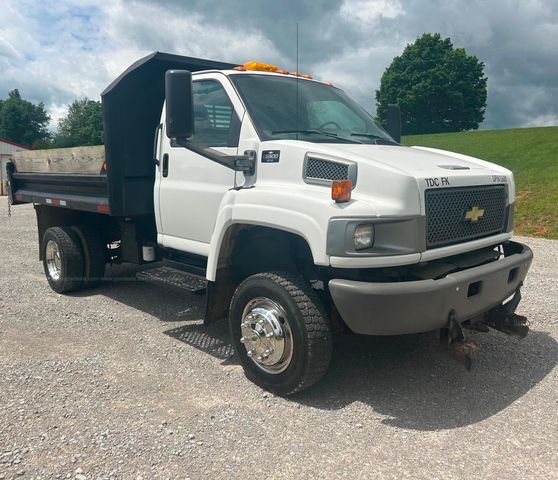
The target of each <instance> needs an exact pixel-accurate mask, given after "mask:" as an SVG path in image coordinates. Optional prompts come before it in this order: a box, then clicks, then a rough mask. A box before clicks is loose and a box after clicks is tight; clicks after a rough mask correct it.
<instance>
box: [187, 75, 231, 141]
mask: <svg viewBox="0 0 558 480" xmlns="http://www.w3.org/2000/svg"><path fill="white" fill-rule="evenodd" d="M193 99H194V136H193V138H192V142H193V143H196V144H198V145H203V146H204V147H237V146H238V136H239V133H240V121H239V120H238V117H237V116H236V113H235V112H234V108H233V106H232V103H231V101H230V100H229V97H228V95H227V93H226V92H225V89H224V88H223V86H222V85H221V84H220V83H219V82H218V81H217V80H198V81H195V82H194V83H193Z"/></svg>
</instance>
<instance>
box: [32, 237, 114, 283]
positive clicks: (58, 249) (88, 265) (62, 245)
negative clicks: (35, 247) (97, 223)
mask: <svg viewBox="0 0 558 480" xmlns="http://www.w3.org/2000/svg"><path fill="white" fill-rule="evenodd" d="M105 248H106V247H104V245H103V244H102V241H101V240H100V239H99V238H98V237H97V236H96V235H95V233H94V231H93V230H92V229H90V228H89V227H87V226H79V227H51V228H48V229H47V230H46V231H45V233H44V235H43V239H42V242H41V257H42V259H43V268H44V271H45V275H46V277H47V280H48V283H49V285H50V287H51V288H52V289H53V290H54V291H55V292H58V293H66V292H71V291H72V290H77V289H79V288H82V287H90V286H92V285H94V284H95V283H97V282H98V281H99V280H100V279H101V278H102V277H103V275H104V269H105V263H106V257H105V251H106V250H105Z"/></svg>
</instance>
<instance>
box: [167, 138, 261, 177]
mask: <svg viewBox="0 0 558 480" xmlns="http://www.w3.org/2000/svg"><path fill="white" fill-rule="evenodd" d="M170 143H171V147H184V148H187V149H188V150H191V151H192V152H195V153H197V154H198V155H202V156H203V157H206V158H209V159H210V160H213V161H214V162H215V163H218V164H219V165H223V166H224V167H227V168H230V169H231V170H234V171H235V172H243V173H245V174H246V175H254V173H255V172H256V152H255V151H254V150H246V151H245V152H244V155H223V154H222V153H217V152H216V151H215V150H213V149H212V148H210V147H201V146H199V145H196V144H194V143H192V142H190V141H188V140H186V139H178V138H172V139H171V142H170Z"/></svg>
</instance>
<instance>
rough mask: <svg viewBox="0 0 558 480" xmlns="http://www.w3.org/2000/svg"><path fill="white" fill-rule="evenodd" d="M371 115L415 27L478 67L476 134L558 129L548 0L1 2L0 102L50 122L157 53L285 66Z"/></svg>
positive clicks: (557, 63) (554, 6) (555, 45)
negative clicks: (481, 101) (11, 99)
mask: <svg viewBox="0 0 558 480" xmlns="http://www.w3.org/2000/svg"><path fill="white" fill-rule="evenodd" d="M297 23H298V24H299V64H300V70H301V71H302V72H305V73H306V72H308V73H312V74H313V75H314V76H315V77H317V78H319V79H322V80H326V81H332V82H333V83H335V85H336V86H339V87H340V88H342V89H343V90H345V91H346V92H347V93H348V94H349V95H350V96H352V97H353V98H354V99H355V100H357V101H359V103H361V104H362V105H363V106H364V107H365V108H366V109H367V110H369V111H370V112H371V113H375V98H374V92H375V90H376V89H377V88H378V87H379V84H380V79H381V76H382V73H383V72H384V70H385V69H386V67H387V66H388V65H389V64H390V63H391V61H392V59H393V58H394V57H395V56H397V55H400V54H401V52H402V51H403V49H404V48H405V46H406V45H407V44H409V43H412V42H413V41H414V40H415V39H416V38H417V37H418V36H420V35H421V34H422V33H424V32H431V33H435V32H438V33H440V34H441V35H442V36H443V37H450V38H451V40H452V42H453V44H454V46H455V47H463V48H465V50H466V51H467V53H468V54H471V55H476V56H477V57H478V58H479V59H480V60H481V61H483V62H484V63H485V74H486V76H487V77H488V104H487V109H486V115H485V121H484V123H483V124H482V125H481V128H483V129H492V128H510V127H529V126H546V125H558V0H484V1H483V0H221V1H217V0H158V1H156V0H104V1H102V0H56V1H55V0H41V1H39V0H2V8H0V98H5V97H6V96H7V94H8V92H9V91H10V90H13V89H14V88H18V89H19V91H20V93H21V95H22V97H23V98H25V99H27V100H31V101H33V102H39V101H42V102H43V103H44V104H45V106H46V108H47V111H48V112H49V114H50V115H51V118H52V120H51V125H52V127H53V128H55V126H56V124H57V121H58V120H59V119H60V118H61V117H62V116H63V115H64V114H65V113H66V110H67V107H68V104H69V103H71V102H72V101H73V100H75V99H76V98H83V97H88V98H92V99H99V98H100V97H99V95H100V93H101V91H102V90H103V89H104V88H105V87H106V86H107V85H108V84H109V83H110V82H111V81H112V80H113V79H114V78H115V77H116V76H118V75H119V74H120V73H121V72H122V71H123V70H125V69H126V68H127V67H128V66H129V65H130V64H132V63H133V62H134V61H136V60H137V59H139V58H141V57H143V56H145V55H147V54H148V53H150V52H153V51H156V50H159V51H163V52H170V53H177V54H182V55H187V56H194V57H202V58H209V59H212V60H221V61H227V62H232V63H244V62H246V61H249V60H257V61H261V62H267V63H273V64H275V65H278V66H279V67H280V68H284V69H287V70H295V67H296V24H297Z"/></svg>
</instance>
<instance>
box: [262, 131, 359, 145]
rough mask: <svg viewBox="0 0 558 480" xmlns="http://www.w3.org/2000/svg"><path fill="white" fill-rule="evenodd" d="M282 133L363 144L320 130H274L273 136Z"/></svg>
mask: <svg viewBox="0 0 558 480" xmlns="http://www.w3.org/2000/svg"><path fill="white" fill-rule="evenodd" d="M281 133H303V134H313V135H323V136H324V137H330V138H337V139H339V140H344V141H345V142H351V143H362V142H359V141H358V140H353V139H351V138H345V137H340V136H339V135H337V134H336V133H333V132H320V131H319V130H274V131H273V132H271V135H279V134H281Z"/></svg>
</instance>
